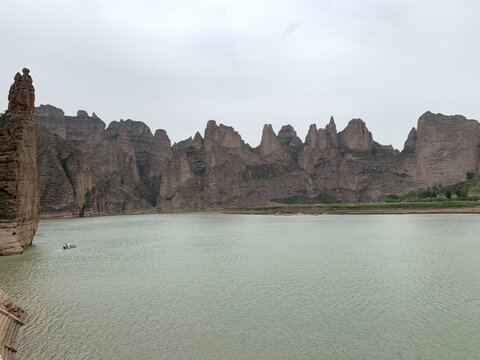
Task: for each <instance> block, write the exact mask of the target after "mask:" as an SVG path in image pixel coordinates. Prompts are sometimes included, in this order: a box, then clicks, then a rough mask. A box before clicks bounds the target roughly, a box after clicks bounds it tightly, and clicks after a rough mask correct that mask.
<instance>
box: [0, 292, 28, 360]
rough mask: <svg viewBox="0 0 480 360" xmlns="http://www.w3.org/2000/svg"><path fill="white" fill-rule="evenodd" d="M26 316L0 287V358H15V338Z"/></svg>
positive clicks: (6, 359)
mask: <svg viewBox="0 0 480 360" xmlns="http://www.w3.org/2000/svg"><path fill="white" fill-rule="evenodd" d="M26 317H27V313H26V312H25V311H24V310H23V309H21V308H20V307H18V306H17V305H15V304H14V303H13V301H12V300H10V298H9V297H8V296H7V294H5V292H3V291H2V290H1V289H0V359H2V360H14V359H15V356H16V354H17V338H18V336H19V331H20V327H21V326H22V325H24V323H25V318H26Z"/></svg>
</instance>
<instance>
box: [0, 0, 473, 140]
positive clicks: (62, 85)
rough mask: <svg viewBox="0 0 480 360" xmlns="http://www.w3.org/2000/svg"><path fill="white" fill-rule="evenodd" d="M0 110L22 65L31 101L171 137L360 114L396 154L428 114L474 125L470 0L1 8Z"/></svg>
mask: <svg viewBox="0 0 480 360" xmlns="http://www.w3.org/2000/svg"><path fill="white" fill-rule="evenodd" d="M0 14H2V20H1V21H0V38H1V46H2V49H1V56H0V69H1V71H0V91H2V92H3V96H1V97H0V107H1V108H2V109H5V108H6V107H7V95H8V88H9V86H10V84H11V83H12V81H13V76H14V74H15V73H16V72H17V71H20V70H21V68H22V67H28V68H30V70H31V75H32V77H33V79H34V85H35V87H36V104H37V105H39V104H52V105H55V106H57V107H60V108H62V109H63V110H64V111H65V113H66V114H67V115H72V114H76V111H77V110H78V109H84V110H87V111H88V112H89V113H91V112H92V111H94V112H96V114H97V115H98V116H100V117H101V118H102V119H103V120H104V121H105V122H106V123H107V124H108V123H109V122H110V121H113V120H119V119H121V118H123V119H127V118H131V119H133V120H140V121H143V122H145V123H146V124H148V125H149V126H150V128H151V129H152V131H155V129H158V128H163V129H165V130H167V132H168V134H169V136H170V138H171V139H172V141H177V142H178V141H180V140H183V139H185V138H187V137H189V136H192V135H194V134H195V132H196V131H197V130H198V131H200V133H202V134H203V131H204V129H205V125H206V122H207V120H209V119H215V120H217V122H220V123H224V124H226V125H231V126H233V127H234V128H235V129H236V130H237V131H238V132H239V133H240V134H241V135H242V137H243V139H244V140H245V141H246V142H248V143H249V144H250V145H252V146H257V145H258V144H259V142H260V137H261V131H262V127H263V124H265V123H271V124H272V125H273V127H274V130H275V131H276V132H278V130H279V129H280V127H281V126H282V125H284V124H291V125H292V126H293V127H294V128H295V129H296V130H297V132H298V134H299V135H300V136H301V137H302V139H303V138H304V137H305V135H306V132H307V130H308V127H309V125H310V124H312V123H316V124H317V126H319V127H324V126H325V124H326V123H328V120H329V117H330V115H333V116H334V117H335V121H336V123H337V129H338V130H341V129H343V128H344V127H345V126H346V124H347V123H348V121H349V120H351V119H352V118H361V119H363V120H364V121H365V122H366V123H367V126H368V128H369V129H370V131H371V132H372V133H373V136H374V139H375V140H376V141H378V142H380V143H382V144H393V146H394V147H396V148H400V149H401V148H402V147H403V142H404V141H405V139H406V137H407V134H408V132H409V130H410V128H411V127H412V126H416V122H417V119H418V117H419V116H420V115H421V114H423V113H424V112H425V111H427V110H430V111H433V112H442V113H445V114H463V115H465V116H467V117H468V118H474V119H480V101H479V100H480V99H479V92H478V87H479V83H480V65H479V64H480V41H479V37H480V21H478V18H479V16H480V1H478V0H449V1H447V0H335V1H334V0H317V1H311V0H205V1H202V0H175V1H172V0H170V1H154V0H135V1H132V0H129V1H124V0H78V1H77V0H50V1H47V0H31V1H25V0H1V1H0Z"/></svg>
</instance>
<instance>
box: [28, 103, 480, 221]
mask: <svg viewBox="0 0 480 360" xmlns="http://www.w3.org/2000/svg"><path fill="white" fill-rule="evenodd" d="M37 121H38V123H39V124H41V125H44V126H45V127H46V128H47V129H48V130H47V129H45V131H46V132H49V131H50V132H53V133H55V134H56V136H54V135H52V134H50V135H48V134H47V133H45V132H44V131H43V130H38V134H39V144H38V146H39V151H38V153H39V164H41V166H40V169H39V174H40V175H39V178H40V189H41V194H42V213H43V214H44V215H45V214H47V215H51V216H58V215H67V216H79V215H80V216H81V215H96V214H117V213H134V212H145V211H186V210H201V209H219V208H225V207H229V206H235V205H264V204H269V203H273V202H276V201H287V202H288V201H289V200H291V199H293V200H295V201H299V202H302V201H307V202H308V201H342V202H367V201H379V200H384V199H385V198H386V196H387V195H388V194H392V193H397V194H400V193H405V192H407V191H410V190H413V189H417V188H419V187H422V186H429V185H432V184H439V183H442V184H444V185H447V184H453V183H456V182H458V181H461V180H463V179H464V176H465V172H466V171H468V170H474V171H478V163H479V154H478V145H480V139H479V137H480V130H479V126H480V125H479V123H478V122H477V121H474V120H467V119H465V118H464V117H462V116H444V115H441V114H432V113H426V114H424V115H423V116H422V117H421V118H420V119H419V121H418V126H417V128H416V129H415V128H414V129H412V130H411V131H410V134H409V135H408V138H407V140H406V141H405V146H404V149H403V150H402V151H401V152H399V151H397V150H395V149H393V148H392V147H391V146H385V145H381V144H379V143H377V142H376V141H374V139H373V136H372V134H371V132H370V131H369V130H368V128H367V126H366V124H365V122H363V121H362V120H360V119H354V120H352V121H350V122H349V124H348V125H347V127H346V128H345V129H344V130H342V131H339V132H338V131H337V127H336V125H335V120H334V119H333V117H332V118H331V119H330V121H329V123H328V124H326V125H325V127H324V128H317V125H315V124H312V125H311V126H310V129H309V131H308V134H307V136H306V139H305V141H304V142H303V141H302V140H301V139H300V138H299V137H298V136H297V134H296V132H295V130H294V129H293V127H292V126H291V125H285V126H283V127H282V128H281V129H280V131H279V132H278V135H277V134H275V132H274V130H273V128H272V126H271V125H265V126H264V128H263V134H262V140H261V143H260V145H259V146H258V147H256V148H252V147H250V146H249V145H248V144H246V143H245V142H244V141H243V140H242V138H241V136H240V134H238V133H237V132H236V131H235V130H234V129H233V128H232V127H229V126H225V125H222V124H217V123H216V122H215V121H213V120H211V121H209V122H208V123H207V126H206V129H205V131H204V134H203V136H202V135H201V134H200V133H198V132H197V133H196V134H195V136H194V137H193V138H189V139H186V140H184V141H180V142H178V143H176V144H174V145H173V146H172V145H171V143H170V139H169V138H168V136H167V133H166V132H165V131H164V130H157V131H156V132H155V135H152V132H151V131H150V129H149V128H148V127H147V126H146V125H145V124H144V123H142V122H139V121H132V120H125V121H124V120H120V121H114V122H112V123H111V124H110V125H109V126H108V128H106V129H105V123H104V122H103V121H102V120H101V119H99V118H98V117H97V116H96V115H94V114H92V116H89V115H88V114H87V113H86V112H85V111H79V112H78V114H77V116H75V117H68V116H64V114H63V111H61V110H60V109H57V108H54V107H53V106H50V105H47V106H41V107H40V108H37ZM63 134H64V135H63ZM52 136H53V137H52ZM46 150H48V151H47V152H46ZM293 200H292V201H293Z"/></svg>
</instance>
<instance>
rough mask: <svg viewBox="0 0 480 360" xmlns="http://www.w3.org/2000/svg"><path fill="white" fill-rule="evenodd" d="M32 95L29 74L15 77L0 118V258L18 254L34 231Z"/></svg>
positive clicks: (35, 194) (36, 212)
mask: <svg viewBox="0 0 480 360" xmlns="http://www.w3.org/2000/svg"><path fill="white" fill-rule="evenodd" d="M34 91H35V90H34V88H33V85H32V78H31V77H30V75H29V70H28V69H23V75H20V74H18V73H17V75H15V82H14V84H13V85H12V86H11V88H10V93H9V95H8V99H9V104H8V109H9V111H8V112H7V113H6V114H4V115H3V116H2V117H1V118H0V215H1V216H0V255H12V254H18V253H22V252H23V249H24V248H25V247H27V246H28V245H30V244H31V243H32V239H33V236H34V235H35V232H36V231H37V225H38V219H39V197H38V188H37V164H36V137H35V124H34V116H33V110H34V99H35V94H34Z"/></svg>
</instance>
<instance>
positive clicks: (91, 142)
mask: <svg viewBox="0 0 480 360" xmlns="http://www.w3.org/2000/svg"><path fill="white" fill-rule="evenodd" d="M65 127H66V137H65V139H66V140H68V141H69V142H70V143H72V145H73V146H75V147H77V148H78V149H80V150H81V151H83V152H85V153H91V152H92V151H93V150H94V149H95V147H96V146H97V145H98V144H99V143H100V142H101V141H102V140H103V135H104V131H105V123H104V122H103V121H102V120H101V119H99V118H98V117H97V116H96V115H95V117H93V116H92V117H90V116H88V113H87V112H86V111H84V110H79V111H78V112H77V116H65Z"/></svg>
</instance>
